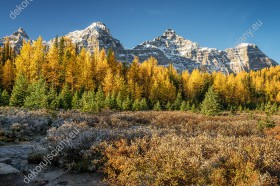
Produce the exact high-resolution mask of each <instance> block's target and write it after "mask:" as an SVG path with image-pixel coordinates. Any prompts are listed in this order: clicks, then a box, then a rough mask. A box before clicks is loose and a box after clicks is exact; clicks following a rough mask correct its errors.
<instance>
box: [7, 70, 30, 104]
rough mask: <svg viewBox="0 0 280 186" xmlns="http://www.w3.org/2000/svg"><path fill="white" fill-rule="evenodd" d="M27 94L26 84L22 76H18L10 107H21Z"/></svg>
mask: <svg viewBox="0 0 280 186" xmlns="http://www.w3.org/2000/svg"><path fill="white" fill-rule="evenodd" d="M27 93H28V84H27V81H26V78H25V77H24V76H23V75H19V76H18V78H17V79H16V81H15V85H14V87H13V92H12V95H11V98H10V106H15V107H22V106H23V105H24V100H25V97H26V96H27Z"/></svg>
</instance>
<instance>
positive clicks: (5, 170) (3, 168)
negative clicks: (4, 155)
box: [0, 163, 20, 176]
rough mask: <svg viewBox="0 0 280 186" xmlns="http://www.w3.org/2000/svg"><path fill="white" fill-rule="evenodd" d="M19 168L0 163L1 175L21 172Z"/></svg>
mask: <svg viewBox="0 0 280 186" xmlns="http://www.w3.org/2000/svg"><path fill="white" fill-rule="evenodd" d="M19 173H20V172H19V170H17V169H15V168H13V167H12V166H10V165H7V164H5V163H0V176H5V175H11V174H19Z"/></svg>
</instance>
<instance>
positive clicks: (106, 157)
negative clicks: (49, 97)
mask: <svg viewBox="0 0 280 186" xmlns="http://www.w3.org/2000/svg"><path fill="white" fill-rule="evenodd" d="M265 119H266V115H265V114H263V113H256V112H253V113H239V114H238V115H236V116H232V115H227V113H225V114H224V115H221V116H203V115H200V114H195V113H191V112H179V111H177V112H171V111H170V112H169V111H167V112H156V111H152V112H110V111H108V112H103V113H98V114H94V115H91V114H86V113H81V112H79V111H68V112H65V111H48V110H39V111H27V110H22V109H8V108H2V109H0V121H1V122H0V124H1V129H0V140H1V139H2V138H7V134H11V133H12V134H13V135H14V134H16V135H15V137H16V138H17V137H18V136H17V135H26V134H30V133H37V132H38V131H42V132H43V133H44V132H45V133H47V141H46V143H47V144H46V145H47V146H50V147H51V146H55V145H57V144H58V143H59V142H60V141H61V140H63V139H64V138H65V137H67V136H68V135H67V134H68V133H69V132H71V131H72V130H73V128H74V127H75V128H78V129H79V130H80V133H79V134H78V136H77V138H75V139H74V140H73V141H72V144H71V146H69V147H67V148H65V149H64V151H63V152H61V153H60V155H59V157H58V159H57V162H61V165H62V166H66V167H68V168H69V167H70V168H72V169H76V170H80V171H81V170H83V171H102V172H103V173H106V175H107V177H108V181H109V182H110V183H111V184H112V185H139V186H146V185H147V186H149V185H275V184H277V183H278V181H279V179H280V155H279V151H280V141H279V140H280V116H279V115H275V116H273V117H272V118H270V119H271V120H273V121H274V122H273V123H275V124H276V127H274V128H270V129H269V128H265V129H264V130H262V129H260V128H259V123H260V121H262V120H265ZM13 132H14V133H13Z"/></svg>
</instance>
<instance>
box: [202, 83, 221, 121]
mask: <svg viewBox="0 0 280 186" xmlns="http://www.w3.org/2000/svg"><path fill="white" fill-rule="evenodd" d="M220 108H221V105H220V103H219V98H218V95H217V94H216V93H215V92H214V89H213V87H210V88H209V90H208V92H207V93H206V95H205V98H204V100H203V102H202V104H201V113H202V114H204V115H208V116H214V115H217V114H219V112H220Z"/></svg>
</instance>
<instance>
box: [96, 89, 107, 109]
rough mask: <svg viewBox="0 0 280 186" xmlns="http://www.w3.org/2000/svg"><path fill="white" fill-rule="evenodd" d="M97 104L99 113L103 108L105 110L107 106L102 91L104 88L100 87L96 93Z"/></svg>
mask: <svg viewBox="0 0 280 186" xmlns="http://www.w3.org/2000/svg"><path fill="white" fill-rule="evenodd" d="M95 104H96V106H97V110H98V111H99V110H100V109H101V108H104V105H105V95H104V92H103V90H102V87H101V86H100V87H99V88H98V91H97V92H96V95H95Z"/></svg>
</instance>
